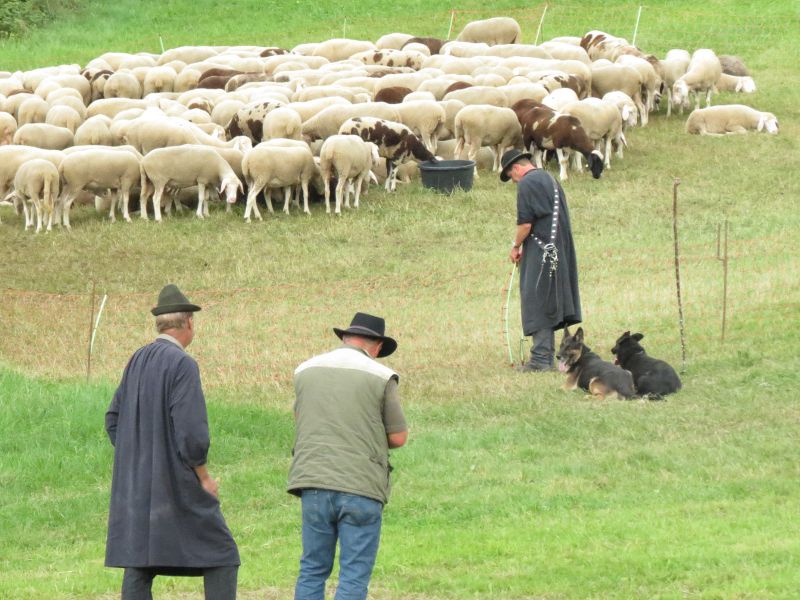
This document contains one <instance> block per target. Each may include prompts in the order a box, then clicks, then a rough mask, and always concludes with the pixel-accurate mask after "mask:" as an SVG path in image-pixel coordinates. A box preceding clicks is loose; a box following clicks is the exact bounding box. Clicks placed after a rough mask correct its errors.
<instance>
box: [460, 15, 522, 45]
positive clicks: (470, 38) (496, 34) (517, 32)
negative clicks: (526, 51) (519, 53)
mask: <svg viewBox="0 0 800 600" xmlns="http://www.w3.org/2000/svg"><path fill="white" fill-rule="evenodd" d="M521 37H522V30H521V29H520V27H519V23H517V21H516V20H514V19H512V18H511V17H492V18H491V19H484V20H482V21H472V22H470V23H467V24H466V25H465V26H464V29H462V30H461V33H459V34H458V37H457V38H456V41H459V42H473V43H481V42H482V43H484V44H489V45H490V46H495V45H497V44H516V43H518V42H519V41H520V39H521Z"/></svg>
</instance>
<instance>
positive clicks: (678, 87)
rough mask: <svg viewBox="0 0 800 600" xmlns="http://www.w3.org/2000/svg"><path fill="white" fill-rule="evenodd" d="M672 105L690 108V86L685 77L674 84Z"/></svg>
mask: <svg viewBox="0 0 800 600" xmlns="http://www.w3.org/2000/svg"><path fill="white" fill-rule="evenodd" d="M672 106H673V107H675V108H680V107H681V106H682V107H683V108H689V86H688V85H686V82H685V81H684V80H683V79H678V81H676V82H675V84H674V85H673V86H672Z"/></svg>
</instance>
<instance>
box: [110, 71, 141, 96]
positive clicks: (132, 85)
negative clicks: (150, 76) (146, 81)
mask: <svg viewBox="0 0 800 600" xmlns="http://www.w3.org/2000/svg"><path fill="white" fill-rule="evenodd" d="M103 97H104V98H131V99H138V98H141V97H142V84H141V83H139V80H138V79H137V78H136V76H135V75H134V74H133V73H131V72H128V71H117V72H116V73H114V74H113V75H111V76H109V78H108V79H107V80H106V84H105V85H104V86H103Z"/></svg>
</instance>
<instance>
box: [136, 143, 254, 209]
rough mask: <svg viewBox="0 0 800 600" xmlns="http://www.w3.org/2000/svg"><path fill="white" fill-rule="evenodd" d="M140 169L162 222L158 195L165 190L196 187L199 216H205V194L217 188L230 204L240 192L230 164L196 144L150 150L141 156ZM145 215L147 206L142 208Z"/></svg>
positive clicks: (211, 151) (213, 151)
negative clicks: (149, 185)
mask: <svg viewBox="0 0 800 600" xmlns="http://www.w3.org/2000/svg"><path fill="white" fill-rule="evenodd" d="M142 170H143V172H144V174H145V175H146V176H147V179H148V180H150V182H152V184H153V188H154V192H153V212H154V213H155V219H156V221H159V222H160V221H161V197H162V196H163V194H164V190H165V189H166V188H167V187H169V188H170V189H183V188H187V187H193V186H195V185H196V186H197V212H196V215H197V217H198V218H200V219H202V218H203V217H204V216H208V205H207V202H208V198H207V194H208V193H209V192H210V190H207V189H206V188H207V187H209V188H211V189H218V190H219V193H220V194H224V195H225V199H226V200H227V202H229V203H230V204H233V203H235V202H236V194H237V191H243V190H244V188H243V187H242V182H241V181H239V178H238V177H236V173H234V172H233V169H231V167H230V165H229V164H228V163H227V162H226V161H225V159H224V158H222V157H221V156H220V155H219V154H218V153H217V152H216V151H215V150H214V148H210V147H208V146H203V145H199V144H186V145H183V146H170V147H167V148H158V149H156V150H153V151H152V152H149V153H148V154H147V155H146V156H145V157H144V158H143V159H142ZM142 210H143V211H144V215H145V216H146V214H147V212H146V206H145V207H143V209H142Z"/></svg>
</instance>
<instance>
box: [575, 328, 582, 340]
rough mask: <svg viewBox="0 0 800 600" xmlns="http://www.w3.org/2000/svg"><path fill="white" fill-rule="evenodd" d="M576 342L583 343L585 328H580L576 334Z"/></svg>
mask: <svg viewBox="0 0 800 600" xmlns="http://www.w3.org/2000/svg"><path fill="white" fill-rule="evenodd" d="M575 340H576V341H577V342H580V343H581V344H582V343H583V327H578V331H576V332H575Z"/></svg>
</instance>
